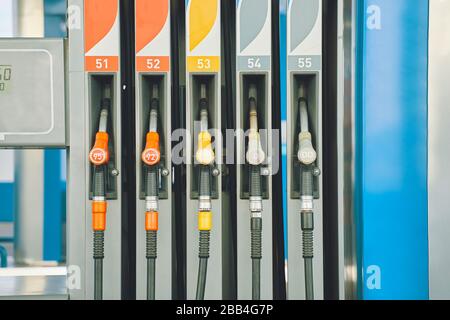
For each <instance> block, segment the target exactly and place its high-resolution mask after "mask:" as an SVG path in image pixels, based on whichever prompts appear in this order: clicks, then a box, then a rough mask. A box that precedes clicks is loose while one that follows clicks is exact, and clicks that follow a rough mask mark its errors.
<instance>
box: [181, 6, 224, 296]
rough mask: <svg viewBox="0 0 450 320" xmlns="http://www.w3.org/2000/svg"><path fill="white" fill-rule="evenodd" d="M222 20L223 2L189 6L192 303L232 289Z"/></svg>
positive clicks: (188, 224)
mask: <svg viewBox="0 0 450 320" xmlns="http://www.w3.org/2000/svg"><path fill="white" fill-rule="evenodd" d="M220 19H221V6H220V0H188V1H187V2H186V69H187V70H186V71H187V74H186V129H187V134H188V136H189V138H188V139H189V142H188V143H187V148H186V154H187V157H186V162H187V163H186V164H187V166H186V167H187V169H186V188H187V190H186V194H187V213H186V214H187V217H186V249H187V251H186V277H187V281H186V284H187V285H186V287H187V298H188V299H194V298H196V299H203V298H205V299H208V300H211V299H212V300H220V299H222V298H223V296H224V292H225V291H226V288H225V286H230V285H232V284H231V283H230V281H229V279H228V278H227V274H226V271H225V266H224V262H223V257H224V256H225V255H226V254H228V251H227V250H225V248H224V245H223V237H225V236H227V235H226V234H225V233H223V232H222V231H223V223H224V222H223V221H224V217H223V216H222V215H223V210H222V201H223V200H222V194H221V193H222V178H221V167H220V166H221V165H222V139H221V127H222V120H221V119H222V109H221V49H222V48H221V24H220ZM193 146H194V147H193Z"/></svg>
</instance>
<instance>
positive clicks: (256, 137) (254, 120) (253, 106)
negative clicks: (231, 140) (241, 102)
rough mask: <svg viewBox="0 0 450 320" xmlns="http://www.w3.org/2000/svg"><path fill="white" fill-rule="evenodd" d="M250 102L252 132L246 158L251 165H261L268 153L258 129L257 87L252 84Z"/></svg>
mask: <svg viewBox="0 0 450 320" xmlns="http://www.w3.org/2000/svg"><path fill="white" fill-rule="evenodd" d="M249 104H250V132H249V137H248V148H247V154H246V159H247V162H248V163H249V164H250V165H253V166H259V165H261V164H262V163H263V162H264V160H265V158H266V154H265V153H264V151H263V148H262V144H261V136H260V134H259V131H258V112H257V89H256V86H255V85H251V86H250V89H249Z"/></svg>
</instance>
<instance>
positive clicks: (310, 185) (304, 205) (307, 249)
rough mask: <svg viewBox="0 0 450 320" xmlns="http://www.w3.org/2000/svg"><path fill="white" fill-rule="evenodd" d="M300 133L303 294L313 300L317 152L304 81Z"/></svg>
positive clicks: (300, 104)
mask: <svg viewBox="0 0 450 320" xmlns="http://www.w3.org/2000/svg"><path fill="white" fill-rule="evenodd" d="M298 96H299V99H298V107H299V115H300V119H299V121H300V134H299V149H298V155H297V157H298V160H299V162H300V177H299V178H300V181H301V186H300V201H301V209H300V210H301V212H300V214H301V229H302V242H303V260H304V266H305V294H306V299H307V300H314V270H313V259H314V234H313V233H314V170H315V166H314V163H315V162H316V160H317V153H316V151H315V150H314V147H313V144H312V135H311V133H310V130H309V117H308V100H307V96H306V87H305V84H304V83H301V84H300V86H299V94H298Z"/></svg>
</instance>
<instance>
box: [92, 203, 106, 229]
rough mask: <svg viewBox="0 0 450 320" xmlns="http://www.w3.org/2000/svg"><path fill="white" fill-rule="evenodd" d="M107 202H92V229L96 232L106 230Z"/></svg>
mask: <svg viewBox="0 0 450 320" xmlns="http://www.w3.org/2000/svg"><path fill="white" fill-rule="evenodd" d="M107 206H108V204H107V202H106V201H95V200H94V201H93V202H92V229H93V230H94V231H105V230H106V209H107Z"/></svg>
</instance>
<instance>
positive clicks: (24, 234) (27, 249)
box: [14, 150, 44, 265]
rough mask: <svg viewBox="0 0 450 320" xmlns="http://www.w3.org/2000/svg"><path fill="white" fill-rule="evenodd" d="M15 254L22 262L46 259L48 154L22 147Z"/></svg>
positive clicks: (17, 176)
mask: <svg viewBox="0 0 450 320" xmlns="http://www.w3.org/2000/svg"><path fill="white" fill-rule="evenodd" d="M14 171H15V184H14V195H15V196H14V207H15V211H14V213H15V218H14V222H15V223H14V248H15V250H14V257H15V262H16V264H18V265H35V264H41V263H42V262H43V260H44V248H43V245H44V153H43V152H42V150H20V151H19V152H16V156H15V165H14Z"/></svg>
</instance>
